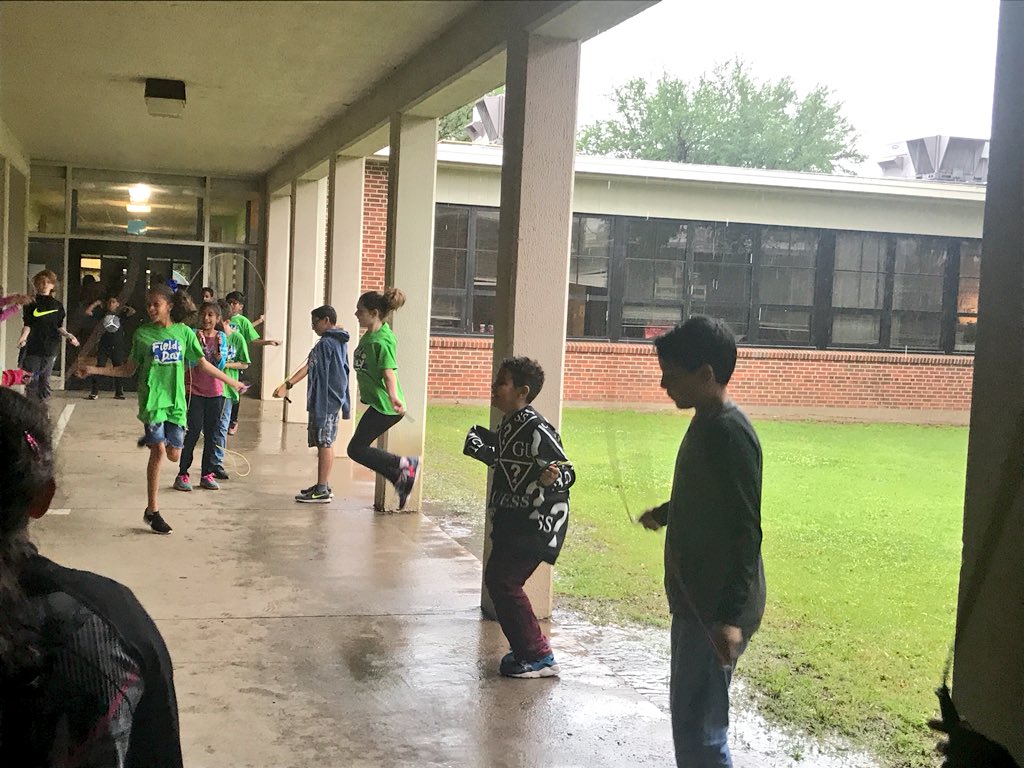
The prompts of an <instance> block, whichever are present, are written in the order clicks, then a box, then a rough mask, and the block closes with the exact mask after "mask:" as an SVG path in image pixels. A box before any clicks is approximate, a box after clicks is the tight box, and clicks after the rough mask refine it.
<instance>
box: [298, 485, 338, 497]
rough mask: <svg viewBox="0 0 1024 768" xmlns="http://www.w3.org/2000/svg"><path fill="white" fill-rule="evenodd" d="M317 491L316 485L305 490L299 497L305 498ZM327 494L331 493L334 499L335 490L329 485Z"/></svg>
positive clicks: (300, 492)
mask: <svg viewBox="0 0 1024 768" xmlns="http://www.w3.org/2000/svg"><path fill="white" fill-rule="evenodd" d="M315 490H316V485H315V484H314V485H311V486H309V488H303V489H302V490H301V491H299V496H305V495H306V494H307V493H312V492H313V491H315ZM327 493H329V494H330V495H331V498H332V499H333V498H334V489H332V488H331V486H329V485H328V486H327Z"/></svg>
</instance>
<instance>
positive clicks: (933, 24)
mask: <svg viewBox="0 0 1024 768" xmlns="http://www.w3.org/2000/svg"><path fill="white" fill-rule="evenodd" d="M998 14H999V3H998V0H662V2H660V3H659V4H657V5H655V6H654V7H652V8H649V9H647V10H646V11H643V12H642V13H640V14H639V15H637V16H634V17H633V18H632V19H630V20H629V21H626V22H624V23H623V24H620V25H619V26H617V27H615V28H614V29H612V30H609V31H608V32H606V33H604V34H603V35H600V36H598V37H596V38H594V39H592V40H590V41H589V42H587V43H585V44H584V45H583V54H582V60H581V66H580V98H579V124H580V125H585V124H587V123H589V122H592V121H594V120H595V119H599V118H606V117H611V116H612V115H613V114H614V106H613V104H612V102H611V101H610V100H609V99H608V94H610V93H611V91H612V89H613V88H614V86H616V85H618V84H620V83H622V82H624V81H626V80H628V79H629V78H631V77H644V78H647V79H649V80H653V79H656V78H657V77H658V76H659V75H660V74H661V73H662V72H668V73H669V74H670V75H673V76H676V77H681V78H683V79H687V80H689V79H691V78H695V77H696V76H698V75H699V74H701V73H702V72H704V71H707V70H710V69H711V68H712V67H713V66H714V65H715V64H716V63H718V62H721V61H724V60H727V59H730V58H732V57H734V56H737V55H739V56H742V57H743V58H744V59H745V60H746V61H747V62H748V63H749V64H750V65H751V71H752V73H753V74H754V75H755V76H757V77H758V78H761V79H765V78H771V79H777V78H780V77H783V76H786V75H788V76H790V77H792V78H793V81H794V82H795V84H796V87H797V90H798V92H799V93H801V94H804V93H806V92H807V91H808V90H810V89H811V88H813V87H814V86H815V85H817V84H819V83H821V84H823V85H826V86H828V87H829V88H831V89H832V90H833V91H834V92H835V96H837V97H838V98H839V99H840V100H842V101H843V102H844V103H845V105H846V110H845V114H846V116H847V118H848V119H849V120H850V122H851V123H852V124H853V125H854V127H855V128H856V130H857V132H858V134H859V135H860V141H859V145H860V149H861V151H862V152H864V153H866V154H868V155H869V156H872V155H877V154H879V153H881V151H882V150H884V148H885V147H886V145H888V144H889V143H892V142H895V141H902V140H906V139H911V138H918V137H921V136H929V135H933V134H951V135H955V136H968V137H975V138H986V139H987V138H989V132H990V127H991V122H992V87H993V74H994V70H995V49H996V26H997V22H998Z"/></svg>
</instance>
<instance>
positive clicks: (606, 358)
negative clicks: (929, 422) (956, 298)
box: [428, 336, 974, 411]
mask: <svg viewBox="0 0 1024 768" xmlns="http://www.w3.org/2000/svg"><path fill="white" fill-rule="evenodd" d="M973 371H974V360H973V358H971V357H963V356H945V355H900V354H886V353H874V352H835V351H819V350H782V349H757V348H741V349H740V350H739V360H738V361H737V364H736V373H735V374H734V377H733V380H732V383H731V384H730V391H731V392H732V395H733V397H735V398H736V400H737V401H739V402H740V403H743V404H744V405H747V406H764V407H783V408H787V407H788V408H808V409H813V408H823V409H851V410H854V409H870V410H909V411H913V410H935V411H968V410H969V409H970V402H971V379H972V375H973ZM490 375H491V341H490V339H484V338H457V337H445V336H440V337H439V336H435V337H434V338H432V339H431V342H430V368H429V382H428V396H429V397H430V398H431V399H432V400H448V401H451V400H481V399H485V398H487V397H488V388H489V384H490ZM659 376H660V374H659V370H658V359H657V357H656V356H655V354H654V347H653V346H652V345H649V344H628V343H623V344H610V343H601V342H583V341H570V342H568V343H567V344H566V354H565V399H566V400H567V401H571V402H599V403H623V404H662V405H664V404H666V399H665V395H664V393H663V392H662V391H661V388H660V387H659Z"/></svg>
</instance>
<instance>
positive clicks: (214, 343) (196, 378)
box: [185, 331, 224, 397]
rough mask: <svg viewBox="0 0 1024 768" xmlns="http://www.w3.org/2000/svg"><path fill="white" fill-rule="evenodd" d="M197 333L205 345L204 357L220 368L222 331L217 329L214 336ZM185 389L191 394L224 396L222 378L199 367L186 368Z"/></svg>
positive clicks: (200, 341) (201, 342)
mask: <svg viewBox="0 0 1024 768" xmlns="http://www.w3.org/2000/svg"><path fill="white" fill-rule="evenodd" d="M197 335H198V336H199V343H200V344H201V345H202V347H203V357H205V358H206V359H207V360H209V361H210V363H211V364H212V365H213V366H214V367H215V368H219V367H220V359H219V356H220V347H221V345H220V338H221V335H222V334H221V332H220V331H217V333H216V334H215V335H214V336H213V337H212V338H210V337H207V336H205V335H204V334H203V333H202V332H200V333H198V334H197ZM185 389H186V391H187V392H188V393H189V394H190V395H195V396H198V397H223V396H224V384H223V382H222V381H221V380H220V379H215V378H213V376H211V375H210V374H208V373H205V372H204V371H201V370H199V368H198V367H197V368H187V369H185Z"/></svg>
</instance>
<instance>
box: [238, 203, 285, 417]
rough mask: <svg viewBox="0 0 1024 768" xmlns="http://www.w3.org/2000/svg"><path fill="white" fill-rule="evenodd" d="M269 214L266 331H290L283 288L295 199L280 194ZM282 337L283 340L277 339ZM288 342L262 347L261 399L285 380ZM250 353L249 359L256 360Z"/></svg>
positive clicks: (265, 309) (270, 394)
mask: <svg viewBox="0 0 1024 768" xmlns="http://www.w3.org/2000/svg"><path fill="white" fill-rule="evenodd" d="M269 209H270V210H269V213H268V215H267V265H266V269H265V270H264V273H265V277H264V279H265V280H266V285H265V286H264V296H263V307H264V309H263V314H264V316H265V318H266V321H265V322H264V324H263V327H264V328H276V329H281V328H287V325H288V295H287V293H286V292H285V291H282V290H281V286H283V285H288V269H289V263H290V262H291V230H292V199H291V195H279V196H276V197H271V198H270V205H269ZM278 338H280V337H278ZM287 350H288V340H287V338H285V339H284V344H283V345H282V346H280V347H263V348H262V357H263V361H262V362H263V379H262V382H261V384H262V385H261V387H260V396H261V398H262V399H263V400H270V399H271V398H272V397H273V395H274V390H275V389H276V388H277V385H278V384H280V383H281V382H282V381H284V379H285V376H287V375H288V374H287V373H286V372H285V363H286V359H285V353H286V352H287ZM256 354H258V353H254V351H253V350H249V355H250V357H255V356H256Z"/></svg>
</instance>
